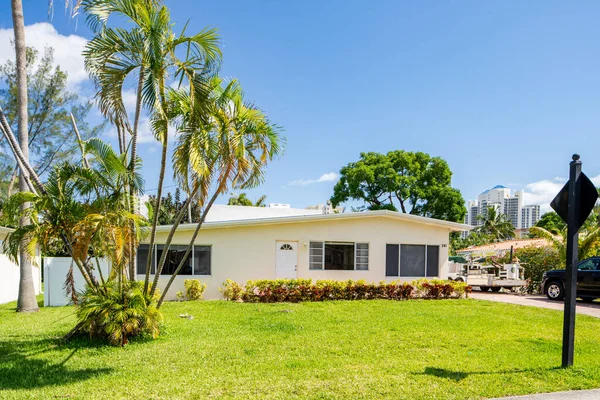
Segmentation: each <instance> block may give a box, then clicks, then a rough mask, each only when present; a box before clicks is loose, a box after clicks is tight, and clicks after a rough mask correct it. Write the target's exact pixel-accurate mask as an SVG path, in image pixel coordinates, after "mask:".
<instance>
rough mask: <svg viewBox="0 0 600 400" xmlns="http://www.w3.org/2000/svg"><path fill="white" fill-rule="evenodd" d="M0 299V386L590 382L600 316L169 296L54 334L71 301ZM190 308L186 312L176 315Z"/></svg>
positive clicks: (382, 393)
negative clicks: (129, 336) (33, 308)
mask: <svg viewBox="0 0 600 400" xmlns="http://www.w3.org/2000/svg"><path fill="white" fill-rule="evenodd" d="M14 307H15V305H14V303H13V304H8V305H3V306H0V398H1V399H13V398H15V399H21V398H34V399H38V398H39V399H52V398H67V399H103V400H106V399H121V398H123V399H203V398H261V399H264V398H276V399H291V398H299V399H357V398H373V399H377V398H395V399H432V398H438V399H477V398H486V397H495V396H503V395H515V394H527V393H535V392H544V391H558V390H567V389H584V388H585V389H587V388H595V387H599V386H600V335H599V334H598V333H599V332H600V319H594V318H591V317H585V316H578V320H577V329H576V333H577V343H576V360H575V364H576V366H575V368H573V369H568V370H562V369H560V368H558V366H559V365H560V352H561V329H562V316H561V313H560V312H556V311H552V310H544V309H539V308H527V307H519V306H513V305H508V304H499V303H490V302H481V301H476V300H440V301H417V300H412V301H406V302H391V301H356V302H346V301H341V302H325V303H304V304H240V303H232V302H216V301H213V302H185V303H170V304H166V305H165V306H164V307H163V311H164V313H165V314H166V327H165V329H164V334H163V335H162V336H161V337H160V338H159V339H157V340H149V339H138V340H134V341H132V342H131V343H130V344H129V345H128V346H127V347H125V348H123V349H122V348H115V347H109V346H105V345H100V344H98V343H90V342H89V340H87V339H79V340H77V341H75V342H71V343H68V344H63V343H61V342H60V340H59V338H60V336H61V335H63V334H64V333H65V332H67V330H68V329H69V328H70V327H71V326H73V323H74V317H73V310H72V308H69V307H64V308H54V309H51V308H50V309H49V308H46V309H42V310H41V311H40V312H39V313H37V314H30V315H18V314H16V313H15V312H14ZM181 313H190V314H192V315H193V316H194V317H195V318H194V319H192V320H188V319H183V318H179V317H178V316H179V314H181Z"/></svg>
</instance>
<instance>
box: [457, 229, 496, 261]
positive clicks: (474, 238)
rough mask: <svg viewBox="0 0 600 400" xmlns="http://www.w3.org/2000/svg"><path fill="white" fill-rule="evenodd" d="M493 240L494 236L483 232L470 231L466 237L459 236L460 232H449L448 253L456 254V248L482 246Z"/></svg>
mask: <svg viewBox="0 0 600 400" xmlns="http://www.w3.org/2000/svg"><path fill="white" fill-rule="evenodd" d="M493 242H494V237H493V236H492V235H488V234H486V233H483V232H476V231H475V232H474V231H471V232H470V233H469V235H468V236H467V237H466V238H464V239H463V238H461V237H460V232H452V233H451V234H450V254H451V255H456V251H457V250H461V249H466V248H467V247H471V246H483V245H486V244H490V243H493Z"/></svg>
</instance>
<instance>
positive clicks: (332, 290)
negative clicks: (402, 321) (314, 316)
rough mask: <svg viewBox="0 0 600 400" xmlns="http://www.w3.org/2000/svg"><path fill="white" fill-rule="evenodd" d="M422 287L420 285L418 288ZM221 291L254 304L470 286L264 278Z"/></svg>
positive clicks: (456, 293)
mask: <svg viewBox="0 0 600 400" xmlns="http://www.w3.org/2000/svg"><path fill="white" fill-rule="evenodd" d="M417 286H418V287H417ZM220 291H221V293H223V296H224V297H225V299H227V300H237V301H246V302H250V303H277V302H292V303H297V302H301V301H326V300H370V299H389V300H407V299H410V298H426V299H440V298H444V299H446V298H461V297H463V296H465V295H466V294H467V293H468V292H469V291H470V287H469V286H468V285H467V284H466V283H463V282H452V281H440V280H435V281H428V280H420V281H417V282H413V283H412V284H410V283H407V282H400V281H393V282H388V281H381V282H379V283H378V284H376V283H371V282H366V281H364V280H358V281H353V280H348V281H333V280H318V281H316V282H315V283H314V284H313V282H312V280H311V279H275V280H270V279H262V280H254V281H252V280H251V281H247V282H246V284H245V286H242V285H240V284H238V283H237V282H234V281H232V280H227V281H226V282H225V283H223V288H221V289H220Z"/></svg>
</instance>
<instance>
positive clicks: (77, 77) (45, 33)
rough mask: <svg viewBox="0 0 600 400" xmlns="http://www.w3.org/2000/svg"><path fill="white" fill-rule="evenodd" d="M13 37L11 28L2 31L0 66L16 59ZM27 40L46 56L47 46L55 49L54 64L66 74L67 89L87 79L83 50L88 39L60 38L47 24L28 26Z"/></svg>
mask: <svg viewBox="0 0 600 400" xmlns="http://www.w3.org/2000/svg"><path fill="white" fill-rule="evenodd" d="M13 38H14V34H13V30H12V28H10V29H0V64H4V63H6V61H7V60H9V59H11V60H14V59H15V50H14V48H13V45H12V44H11V40H13ZM25 41H26V44H27V46H29V47H33V48H35V49H36V50H38V51H39V53H40V55H41V54H43V53H44V48H45V47H48V46H50V47H52V48H54V62H55V63H56V64H57V65H59V66H60V68H61V69H62V70H63V71H65V72H67V74H68V80H67V88H68V89H69V90H75V89H77V88H78V87H79V85H80V84H81V83H83V82H85V81H87V80H88V74H87V72H86V71H85V68H84V59H83V55H82V52H83V48H84V46H85V44H86V43H87V39H85V38H84V37H82V36H77V35H68V36H65V35H61V34H60V33H58V31H57V30H56V29H55V28H54V27H53V26H52V25H51V24H49V23H47V22H39V23H36V24H33V25H28V26H26V27H25Z"/></svg>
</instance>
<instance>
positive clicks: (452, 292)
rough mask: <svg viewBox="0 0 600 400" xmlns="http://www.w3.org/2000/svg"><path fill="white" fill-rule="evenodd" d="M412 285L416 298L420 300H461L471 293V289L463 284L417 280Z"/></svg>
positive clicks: (439, 280) (437, 280)
mask: <svg viewBox="0 0 600 400" xmlns="http://www.w3.org/2000/svg"><path fill="white" fill-rule="evenodd" d="M413 284H414V285H415V286H416V288H417V293H416V296H417V297H419V298H422V299H450V298H461V297H463V296H468V294H469V293H471V287H470V286H469V285H467V284H466V283H465V282H457V281H444V280H442V279H432V280H427V279H419V280H418V281H415V282H413Z"/></svg>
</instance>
